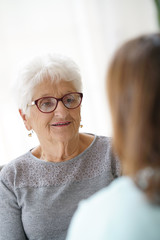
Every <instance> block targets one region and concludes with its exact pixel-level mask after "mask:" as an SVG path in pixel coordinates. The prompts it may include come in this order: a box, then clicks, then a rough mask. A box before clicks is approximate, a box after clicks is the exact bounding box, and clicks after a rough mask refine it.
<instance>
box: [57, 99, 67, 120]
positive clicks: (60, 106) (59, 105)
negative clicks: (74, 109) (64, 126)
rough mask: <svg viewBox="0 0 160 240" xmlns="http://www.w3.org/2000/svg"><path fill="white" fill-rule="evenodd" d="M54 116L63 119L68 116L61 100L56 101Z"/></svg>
mask: <svg viewBox="0 0 160 240" xmlns="http://www.w3.org/2000/svg"><path fill="white" fill-rule="evenodd" d="M54 114H55V116H61V117H65V116H66V115H67V114H68V108H66V107H65V106H64V104H63V102H62V101H61V100H59V101H58V103H57V107H56V109H55V110H54Z"/></svg>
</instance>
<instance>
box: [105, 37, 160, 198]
mask: <svg viewBox="0 0 160 240" xmlns="http://www.w3.org/2000/svg"><path fill="white" fill-rule="evenodd" d="M107 91H108V97H109V103H110V108H111V115H112V123H113V135H114V136H113V142H114V147H115V150H116V151H117V153H118V155H119V157H120V159H121V161H122V166H123V171H124V174H127V175H130V176H131V177H133V178H135V179H138V178H137V174H138V172H139V171H140V170H142V169H146V168H147V167H150V168H151V169H153V170H155V169H156V174H157V176H159V178H158V177H157V176H156V180H154V177H155V176H154V174H150V179H149V180H148V183H147V186H145V187H144V189H143V190H144V191H145V192H146V193H147V195H148V196H149V198H150V199H151V200H153V201H154V196H155V193H156V194H157V193H158V194H159V202H160V34H159V33H157V34H150V35H145V36H141V37H138V38H135V39H133V40H130V41H128V42H127V43H125V44H124V45H122V47H120V48H119V49H118V51H117V52H116V53H115V56H114V58H113V59H112V62H111V64H110V67H109V71H108V76H107ZM147 169H148V168H147ZM137 184H138V183H137Z"/></svg>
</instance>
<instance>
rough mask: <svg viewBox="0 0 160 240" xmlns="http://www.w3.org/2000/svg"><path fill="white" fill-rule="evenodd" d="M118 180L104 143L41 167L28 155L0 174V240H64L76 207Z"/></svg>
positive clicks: (98, 138) (107, 143)
mask: <svg viewBox="0 0 160 240" xmlns="http://www.w3.org/2000/svg"><path fill="white" fill-rule="evenodd" d="M119 175H120V164H119V161H118V160H117V158H115V157H114V156H113V154H112V143H111V139H110V138H107V137H102V136H96V137H95V139H94V141H93V142H92V144H91V145H90V146H89V147H88V148H87V149H86V150H85V151H84V152H83V153H81V154H80V155H78V156H77V157H75V158H73V159H71V160H68V161H66V162H60V163H53V162H45V161H43V160H40V159H38V158H36V157H34V156H33V155H32V153H31V152H30V151H29V152H27V153H26V154H24V155H22V156H20V157H19V158H17V159H15V160H13V161H11V162H10V163H9V164H7V165H6V166H5V167H4V168H3V169H2V171H1V173H0V240H26V239H29V240H64V239H65V237H66V233H67V229H68V226H69V223H70V220H71V217H72V215H73V213H74V212H75V210H76V208H77V205H78V203H79V201H80V200H82V199H86V198H88V197H89V196H91V195H92V194H93V193H95V192H97V191H98V190H100V189H101V188H103V187H105V186H107V185H108V184H109V183H110V182H111V181H112V180H113V179H114V178H116V177H117V176H119Z"/></svg>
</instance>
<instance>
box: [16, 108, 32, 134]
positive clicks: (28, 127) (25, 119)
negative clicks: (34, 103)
mask: <svg viewBox="0 0 160 240" xmlns="http://www.w3.org/2000/svg"><path fill="white" fill-rule="evenodd" d="M19 113H20V115H21V118H22V119H23V122H24V125H25V127H26V129H27V130H28V131H30V130H31V129H32V127H31V125H30V123H29V118H28V116H27V115H26V114H25V113H23V111H22V109H19Z"/></svg>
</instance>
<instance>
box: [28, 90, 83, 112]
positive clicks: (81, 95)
mask: <svg viewBox="0 0 160 240" xmlns="http://www.w3.org/2000/svg"><path fill="white" fill-rule="evenodd" d="M75 93H76V94H79V95H80V98H81V101H80V103H79V104H78V106H76V107H74V108H70V107H67V106H66V105H65V104H64V102H63V99H64V97H66V96H67V95H71V94H75ZM45 98H54V99H55V100H56V105H55V108H54V110H52V111H49V112H44V111H42V110H41V109H40V108H39V106H38V102H39V101H40V100H41V99H45ZM82 98H83V93H80V92H71V93H67V94H65V95H64V96H63V97H61V98H56V97H53V96H46V97H41V98H38V99H36V100H35V101H32V102H31V104H28V106H34V105H36V107H37V108H38V110H39V111H40V112H42V113H51V112H54V111H55V110H56V108H57V106H58V102H59V101H61V102H62V103H63V105H64V106H65V107H66V108H68V109H75V108H78V107H79V106H80V105H81V102H82Z"/></svg>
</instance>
